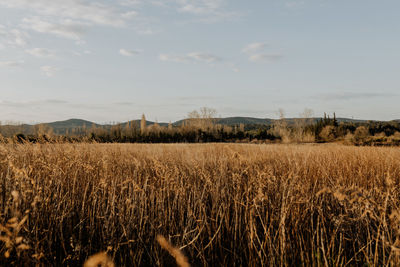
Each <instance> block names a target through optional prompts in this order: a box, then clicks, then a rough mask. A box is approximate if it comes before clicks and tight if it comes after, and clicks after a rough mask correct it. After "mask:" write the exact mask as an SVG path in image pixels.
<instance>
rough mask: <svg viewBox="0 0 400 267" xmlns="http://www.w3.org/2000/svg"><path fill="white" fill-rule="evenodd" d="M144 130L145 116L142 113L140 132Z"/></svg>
mask: <svg viewBox="0 0 400 267" xmlns="http://www.w3.org/2000/svg"><path fill="white" fill-rule="evenodd" d="M145 131H146V117H145V116H144V114H143V115H142V120H141V121H140V132H141V133H144V132H145Z"/></svg>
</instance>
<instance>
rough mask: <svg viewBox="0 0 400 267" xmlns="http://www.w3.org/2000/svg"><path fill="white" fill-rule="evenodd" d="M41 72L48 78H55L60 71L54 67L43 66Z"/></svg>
mask: <svg viewBox="0 0 400 267" xmlns="http://www.w3.org/2000/svg"><path fill="white" fill-rule="evenodd" d="M40 71H41V72H42V74H43V75H46V76H47V77H53V76H54V75H55V74H56V73H57V72H58V71H59V69H58V68H56V67H53V66H42V67H40Z"/></svg>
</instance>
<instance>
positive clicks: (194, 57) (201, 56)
mask: <svg viewBox="0 0 400 267" xmlns="http://www.w3.org/2000/svg"><path fill="white" fill-rule="evenodd" d="M159 59H160V60H161V61H171V62H178V63H185V62H204V63H207V64H211V63H214V62H219V61H222V58H221V57H219V56H216V55H213V54H210V53H203V52H191V53H188V54H185V55H176V54H161V55H160V56H159Z"/></svg>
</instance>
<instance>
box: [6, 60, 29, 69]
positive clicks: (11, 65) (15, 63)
mask: <svg viewBox="0 0 400 267" xmlns="http://www.w3.org/2000/svg"><path fill="white" fill-rule="evenodd" d="M23 64H24V62H23V61H0V67H9V68H15V67H20V66H22V65H23Z"/></svg>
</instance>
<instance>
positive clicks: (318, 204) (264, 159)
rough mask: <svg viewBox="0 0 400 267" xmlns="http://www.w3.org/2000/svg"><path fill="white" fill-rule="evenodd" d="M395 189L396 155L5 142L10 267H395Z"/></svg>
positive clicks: (0, 160) (399, 254)
mask: <svg viewBox="0 0 400 267" xmlns="http://www.w3.org/2000/svg"><path fill="white" fill-rule="evenodd" d="M399 185H400V150H399V149H396V148H372V147H345V146H339V145H322V146H321V145H240V144H207V145H105V144H104V145H98V144H94V145H88V144H63V145H61V144H60V145H57V144H52V145H38V144H36V145H29V144H26V145H1V146H0V200H1V202H0V205H1V208H2V209H1V216H0V225H1V227H0V232H1V238H0V265H1V266H6V265H20V266H27V265H35V264H38V265H43V266H49V265H64V266H76V265H81V264H83V263H84V262H85V260H86V259H87V258H88V257H89V256H90V255H93V254H96V253H97V252H100V251H103V252H107V255H109V257H110V258H111V260H112V261H113V262H114V263H115V265H116V266H146V265H147V266H156V265H159V266H171V265H173V264H176V263H175V259H174V257H172V256H171V255H170V253H171V251H170V253H169V252H168V249H167V250H164V249H163V248H162V247H161V246H160V245H159V244H158V243H157V236H158V235H162V236H164V237H165V239H164V240H162V241H166V242H167V243H164V244H169V243H171V244H174V246H176V247H177V249H178V250H179V252H180V253H183V255H181V254H178V251H175V252H174V253H176V254H173V255H175V256H176V255H181V256H182V259H185V260H186V259H187V261H188V262H189V263H190V264H191V265H192V266H219V265H223V266H289V265H304V266H349V265H351V266H354V265H362V264H368V265H393V266H394V265H399V264H400V208H399V205H400V187H399ZM13 226H14V227H17V226H18V229H17V230H18V231H17V232H14V228H13ZM8 235H9V236H8ZM7 238H9V239H10V240H11V241H9V242H8V243H7V244H6V242H4V240H6V239H7ZM13 238H14V239H13ZM17 238H18V239H17ZM17 241H18V242H19V243H18V244H17ZM158 241H160V239H159V240H158ZM20 244H23V245H24V246H23V248H24V249H18V246H19V245H20ZM164 248H171V249H172V247H168V246H164ZM101 255H103V256H104V255H105V254H101ZM6 256H7V257H6ZM92 259H93V258H92Z"/></svg>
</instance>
